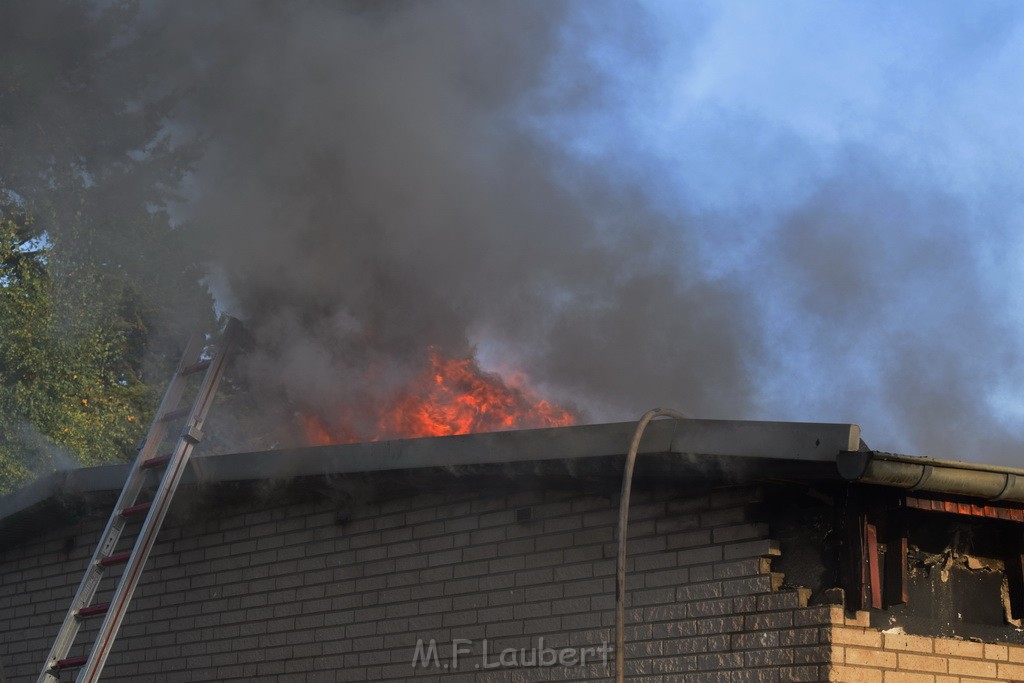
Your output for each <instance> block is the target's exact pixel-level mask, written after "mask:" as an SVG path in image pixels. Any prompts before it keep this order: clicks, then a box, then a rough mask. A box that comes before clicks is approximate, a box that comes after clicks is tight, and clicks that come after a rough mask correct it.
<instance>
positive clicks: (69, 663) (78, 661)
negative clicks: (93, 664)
mask: <svg viewBox="0 0 1024 683" xmlns="http://www.w3.org/2000/svg"><path fill="white" fill-rule="evenodd" d="M88 661H89V657H88V656H84V655H83V656H82V657H68V658H67V659H58V660H57V661H56V662H55V663H54V665H53V668H54V669H74V668H77V667H79V666H82V665H83V664H85V663H86V662H88Z"/></svg>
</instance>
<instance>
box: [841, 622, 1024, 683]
mask: <svg viewBox="0 0 1024 683" xmlns="http://www.w3.org/2000/svg"><path fill="white" fill-rule="evenodd" d="M833 621H834V623H835V626H834V627H833V629H832V661H833V667H832V672H831V677H830V678H829V680H831V681H841V682H843V683H891V682H896V681H898V682H901V683H981V681H988V682H990V683H991V682H992V681H1024V645H999V644H989V643H978V642H973V641H969V640H954V639H952V638H929V637H925V636H910V635H903V634H900V633H883V632H880V631H876V630H873V629H871V628H869V627H868V625H867V613H866V612H861V613H858V614H857V619H848V618H844V617H843V615H842V611H841V610H839V611H837V612H836V613H834V614H833Z"/></svg>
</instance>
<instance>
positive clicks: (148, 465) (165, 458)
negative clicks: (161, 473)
mask: <svg viewBox="0 0 1024 683" xmlns="http://www.w3.org/2000/svg"><path fill="white" fill-rule="evenodd" d="M170 461H171V454H170V453H168V454H167V455H161V456H159V457H156V458H149V459H148V460H146V461H145V462H143V463H142V464H141V465H139V467H141V468H142V469H144V470H151V469H153V468H154V467H163V466H164V465H166V464H167V463H169V462H170Z"/></svg>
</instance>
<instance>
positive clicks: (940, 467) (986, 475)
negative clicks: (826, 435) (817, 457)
mask: <svg viewBox="0 0 1024 683" xmlns="http://www.w3.org/2000/svg"><path fill="white" fill-rule="evenodd" d="M836 466H837V468H838V470H839V474H840V476H842V477H843V478H844V479H847V480H849V481H855V482H858V483H861V484H878V485H880V486H894V487H896V488H902V489H907V490H909V491H931V492H935V493H950V494H957V495H963V496H970V497H973V498H984V499H986V500H990V501H1011V502H1016V503H1024V470H1022V469H1017V468H1014V467H999V466H994V465H980V464H976V463H968V462H958V461H956V460H934V459H931V458H923V457H917V456H910V455H898V454H895V453H881V452H876V451H863V452H848V453H840V454H839V456H838V457H837V458H836Z"/></svg>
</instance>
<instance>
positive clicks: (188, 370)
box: [181, 360, 210, 376]
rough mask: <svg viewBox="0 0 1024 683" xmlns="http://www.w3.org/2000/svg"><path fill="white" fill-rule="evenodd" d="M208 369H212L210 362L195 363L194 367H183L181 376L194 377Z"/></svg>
mask: <svg viewBox="0 0 1024 683" xmlns="http://www.w3.org/2000/svg"><path fill="white" fill-rule="evenodd" d="M208 367H210V361H208V360H201V361H199V362H198V363H193V364H192V365H186V366H185V367H183V368H182V369H181V374H182V376H187V375H194V374H196V373H197V372H202V371H203V370H205V369H206V368H208Z"/></svg>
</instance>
